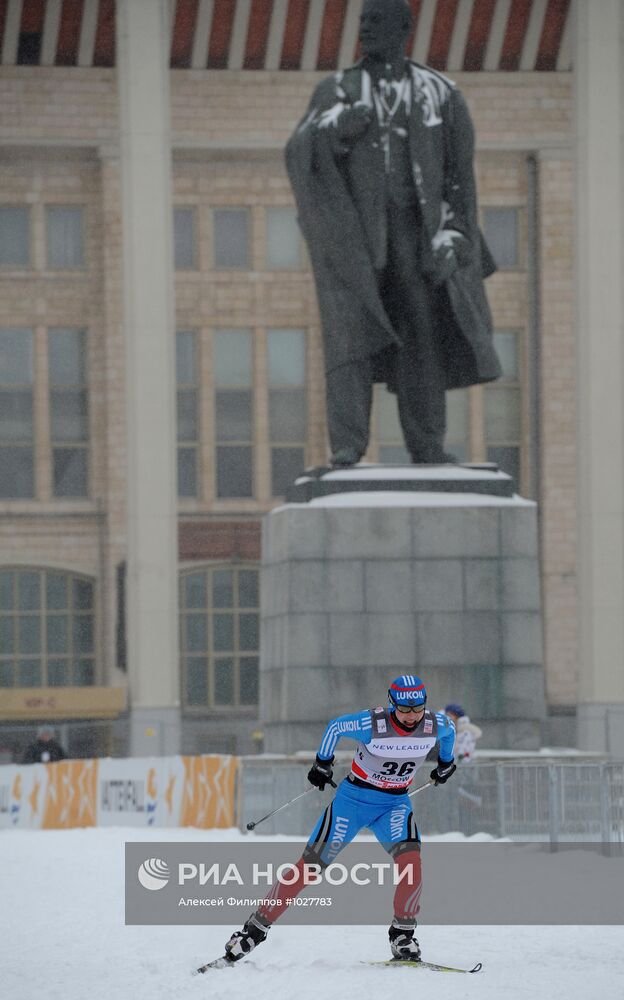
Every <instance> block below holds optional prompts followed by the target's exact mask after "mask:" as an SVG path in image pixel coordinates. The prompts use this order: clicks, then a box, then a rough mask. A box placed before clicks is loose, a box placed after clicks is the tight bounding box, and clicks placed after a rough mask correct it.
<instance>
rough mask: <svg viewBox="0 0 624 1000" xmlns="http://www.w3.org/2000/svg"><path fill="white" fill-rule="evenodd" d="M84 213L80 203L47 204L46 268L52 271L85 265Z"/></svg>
mask: <svg viewBox="0 0 624 1000" xmlns="http://www.w3.org/2000/svg"><path fill="white" fill-rule="evenodd" d="M83 216H84V213H83V209H82V207H81V206H80V205H48V206H47V207H46V235H47V248H48V268H49V269H50V270H52V271H60V270H65V269H67V268H79V267H84V266H85V255H84V218H83Z"/></svg>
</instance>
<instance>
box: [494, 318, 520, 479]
mask: <svg viewBox="0 0 624 1000" xmlns="http://www.w3.org/2000/svg"><path fill="white" fill-rule="evenodd" d="M494 346H495V348H496V351H497V353H498V356H499V359H500V362H501V365H502V368H503V375H502V378H501V379H499V381H498V382H496V383H494V384H493V385H488V386H487V387H486V388H485V441H486V446H487V457H488V461H490V462H496V463H497V464H498V465H499V466H500V468H501V469H502V470H503V472H507V473H508V474H509V475H510V476H512V477H513V479H514V482H515V484H516V489H519V488H520V446H521V441H522V397H521V387H520V358H519V334H518V333H517V332H516V331H514V330H497V331H495V333H494Z"/></svg>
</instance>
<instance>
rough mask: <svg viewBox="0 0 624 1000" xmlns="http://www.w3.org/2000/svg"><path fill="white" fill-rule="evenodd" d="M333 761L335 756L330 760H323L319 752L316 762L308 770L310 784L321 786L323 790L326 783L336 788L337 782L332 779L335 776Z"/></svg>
mask: <svg viewBox="0 0 624 1000" xmlns="http://www.w3.org/2000/svg"><path fill="white" fill-rule="evenodd" d="M333 763H334V758H333V757H330V759H329V760H322V759H321V758H320V757H319V755H318V754H317V755H316V760H315V761H314V764H313V765H312V767H311V768H310V770H309V771H308V781H309V782H310V784H311V785H314V786H315V787H316V788H320V790H321V791H323V789H324V788H325V785H331V786H332V788H336V785H335V783H334V782H333V781H332V778H333V776H334V770H333V768H332V764H333Z"/></svg>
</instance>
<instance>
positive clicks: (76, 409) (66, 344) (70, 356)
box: [48, 328, 89, 498]
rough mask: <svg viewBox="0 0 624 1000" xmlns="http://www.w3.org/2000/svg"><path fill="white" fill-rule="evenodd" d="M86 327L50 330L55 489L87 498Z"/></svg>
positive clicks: (59, 494) (63, 494)
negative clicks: (81, 328)
mask: <svg viewBox="0 0 624 1000" xmlns="http://www.w3.org/2000/svg"><path fill="white" fill-rule="evenodd" d="M86 339H87V335H86V331H85V330H70V329H60V328H59V329H51V330H49V331H48V371H49V383H50V438H51V446H52V481H53V488H52V492H53V494H54V496H55V497H75V498H79V497H86V496H88V492H89V485H88V484H89V391H88V385H87V344H86Z"/></svg>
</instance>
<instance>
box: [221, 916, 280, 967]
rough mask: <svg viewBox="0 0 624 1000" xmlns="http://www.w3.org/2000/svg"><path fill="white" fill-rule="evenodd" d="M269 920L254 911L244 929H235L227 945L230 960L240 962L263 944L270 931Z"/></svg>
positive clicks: (226, 954) (227, 955)
mask: <svg viewBox="0 0 624 1000" xmlns="http://www.w3.org/2000/svg"><path fill="white" fill-rule="evenodd" d="M270 926H271V925H270V924H269V922H268V920H265V918H264V917H263V916H261V914H259V913H257V912H256V913H252V914H251V916H250V917H249V919H248V920H247V921H246V922H245V924H244V925H243V929H242V931H235V932H234V934H232V937H231V938H230V940H229V941H228V943H227V944H226V946H225V957H226V958H227V959H228V961H230V962H239V961H240V960H241V958H245V957H246V956H247V955H248V954H249V952H250V951H253V950H254V948H255V947H256V945H258V944H262V942H263V941H264V940H265V938H266V936H267V934H268V933H269V927H270Z"/></svg>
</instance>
